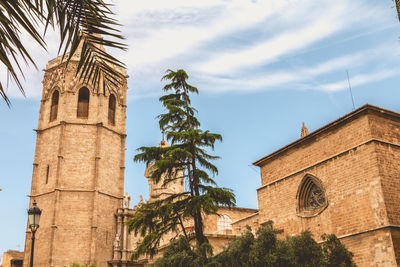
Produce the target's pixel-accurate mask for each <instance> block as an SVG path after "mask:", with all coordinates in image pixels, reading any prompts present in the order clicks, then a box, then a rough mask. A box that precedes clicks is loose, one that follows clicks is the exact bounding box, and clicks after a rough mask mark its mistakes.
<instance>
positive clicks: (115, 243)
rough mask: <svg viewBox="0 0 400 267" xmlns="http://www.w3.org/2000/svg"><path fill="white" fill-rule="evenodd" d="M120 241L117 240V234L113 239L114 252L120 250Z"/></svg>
mask: <svg viewBox="0 0 400 267" xmlns="http://www.w3.org/2000/svg"><path fill="white" fill-rule="evenodd" d="M120 241H121V239H120V238H119V234H118V233H117V234H116V235H115V239H114V250H118V249H119V248H120Z"/></svg>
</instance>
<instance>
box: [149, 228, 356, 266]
mask: <svg viewBox="0 0 400 267" xmlns="http://www.w3.org/2000/svg"><path fill="white" fill-rule="evenodd" d="M279 233H281V231H278V230H276V229H274V228H273V226H272V222H270V223H268V224H267V225H266V226H264V227H262V228H260V229H258V230H257V232H256V234H255V235H254V234H253V233H252V232H251V229H250V228H248V229H247V231H245V232H244V233H243V234H242V235H241V236H239V237H236V238H235V239H234V240H233V241H232V242H230V243H229V244H228V246H227V247H226V249H225V250H224V251H222V252H221V253H220V254H218V255H216V256H214V257H212V258H211V259H208V262H206V261H204V260H201V257H202V254H201V253H198V252H197V251H196V250H194V251H193V250H191V249H190V246H189V245H188V243H187V241H186V240H185V239H180V240H179V241H178V242H176V243H174V244H171V245H170V246H169V247H168V248H167V249H166V251H165V253H164V255H163V257H162V258H160V259H158V260H157V261H156V262H155V263H154V266H156V267H172V266H186V267H198V266H206V267H269V266H271V267H333V266H335V267H354V266H355V264H354V262H353V260H352V257H353V254H352V253H351V252H349V251H348V250H347V249H346V247H345V246H344V245H343V244H342V243H341V242H340V241H339V240H338V239H337V237H336V236H335V235H323V237H322V238H323V241H324V243H323V244H322V245H319V244H318V243H317V242H316V241H315V240H314V239H313V237H312V234H311V233H310V232H309V231H305V232H302V233H301V234H300V235H296V236H292V237H286V239H283V240H280V239H278V238H277V234H279Z"/></svg>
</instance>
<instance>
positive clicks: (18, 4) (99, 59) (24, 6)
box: [0, 0, 126, 105]
mask: <svg viewBox="0 0 400 267" xmlns="http://www.w3.org/2000/svg"><path fill="white" fill-rule="evenodd" d="M113 15H114V14H113V12H112V10H111V9H110V5H109V4H107V3H106V2H105V1H103V0H46V1H37V0H36V1H33V0H0V17H1V20H0V62H1V64H3V65H4V66H5V67H6V69H7V71H8V73H9V77H11V79H12V80H13V81H14V82H15V84H16V85H17V86H18V88H19V90H20V91H21V92H22V93H23V94H24V89H23V86H22V84H21V81H20V77H21V76H22V77H23V73H22V69H21V65H20V64H21V61H23V62H25V63H26V64H29V63H30V64H32V65H33V66H34V67H36V65H35V62H34V60H33V58H32V57H31V52H33V51H28V50H27V49H26V47H25V44H24V43H23V42H22V39H21V36H22V35H26V36H29V37H31V39H30V40H29V42H32V40H33V42H35V43H37V44H38V46H39V47H41V48H43V49H46V41H45V34H46V32H47V30H48V28H49V27H52V28H55V29H56V30H57V31H58V32H59V33H60V45H59V53H61V54H62V55H63V57H66V58H67V62H68V61H69V60H70V59H71V56H72V55H73V54H74V53H75V52H76V50H77V49H78V45H79V44H80V43H82V44H83V45H82V52H81V56H80V62H79V64H78V69H77V74H78V73H79V77H80V78H81V79H83V80H84V81H86V82H87V81H90V82H92V83H93V85H94V87H95V88H97V90H98V89H99V87H100V81H103V84H102V85H103V88H104V90H105V88H106V87H109V86H115V85H118V84H119V83H120V78H121V77H122V76H121V74H120V73H119V72H116V71H115V70H114V69H113V68H111V67H110V64H113V65H116V66H120V67H123V66H124V64H123V63H122V62H121V61H119V60H118V59H116V58H115V57H113V56H111V55H110V54H108V53H107V52H105V51H103V50H101V49H99V48H98V47H99V45H103V46H105V47H113V48H118V49H125V48H126V46H125V44H123V43H121V42H119V41H114V40H121V39H123V36H122V35H120V34H119V31H118V30H117V29H116V27H117V26H118V22H117V21H116V20H115V19H114V18H113ZM41 29H44V32H41ZM99 35H102V36H103V37H100V36H99ZM68 50H69V51H70V53H69V55H68V54H67V51H68ZM0 96H1V97H2V98H3V99H4V100H5V101H6V103H7V104H8V105H9V104H10V101H9V99H8V97H7V94H6V92H5V88H4V86H3V84H2V83H0Z"/></svg>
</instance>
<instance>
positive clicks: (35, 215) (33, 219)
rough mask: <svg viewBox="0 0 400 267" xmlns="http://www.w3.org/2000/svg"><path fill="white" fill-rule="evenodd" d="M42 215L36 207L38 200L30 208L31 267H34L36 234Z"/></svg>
mask: <svg viewBox="0 0 400 267" xmlns="http://www.w3.org/2000/svg"><path fill="white" fill-rule="evenodd" d="M40 214H42V211H41V210H40V209H39V207H38V206H37V205H36V200H34V201H33V204H32V207H30V208H29V210H28V221H29V228H31V231H32V247H31V262H30V267H33V250H34V247H35V233H36V230H37V229H38V228H39V220H40Z"/></svg>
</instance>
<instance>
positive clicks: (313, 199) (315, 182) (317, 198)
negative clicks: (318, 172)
mask: <svg viewBox="0 0 400 267" xmlns="http://www.w3.org/2000/svg"><path fill="white" fill-rule="evenodd" d="M327 206H328V200H327V198H326V195H325V190H324V188H323V186H322V182H321V181H320V180H319V179H318V178H317V177H315V176H313V175H311V174H307V175H306V176H304V178H303V180H302V181H301V183H300V187H299V189H298V191H297V213H298V215H299V216H305V217H308V216H315V215H317V214H319V213H321V212H322V211H323V210H324V209H325V208H326V207H327Z"/></svg>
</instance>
